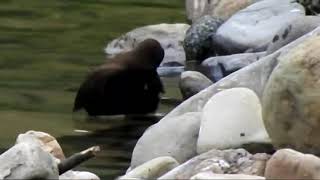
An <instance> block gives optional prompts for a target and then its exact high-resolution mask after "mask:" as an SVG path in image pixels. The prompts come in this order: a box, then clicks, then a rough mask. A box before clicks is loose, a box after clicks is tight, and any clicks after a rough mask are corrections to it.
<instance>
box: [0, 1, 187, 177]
mask: <svg viewBox="0 0 320 180" xmlns="http://www.w3.org/2000/svg"><path fill="white" fill-rule="evenodd" d="M184 21H185V14H184V0H152V1H150V0H51V1H43V0H25V1H23V0H0V122H1V126H0V151H1V152H3V151H4V150H6V149H7V148H9V147H11V146H12V145H13V144H14V142H15V138H16V137H17V135H18V134H19V133H24V132H26V131H28V130H37V131H44V132H47V133H49V134H51V135H53V136H55V137H56V138H57V139H58V141H59V142H60V144H61V145H62V148H63V150H64V152H65V154H66V155H67V156H69V155H71V154H73V153H76V152H79V151H81V150H84V149H86V148H88V147H90V146H93V145H100V146H101V147H102V151H101V153H100V154H99V155H98V157H97V158H95V159H91V160H89V161H88V162H86V163H84V164H82V165H81V166H80V167H78V169H79V170H88V171H91V172H94V173H96V174H97V175H99V176H100V177H101V178H102V179H112V178H114V177H116V176H118V175H120V174H122V173H124V171H125V170H126V169H127V168H128V166H129V162H130V157H131V152H132V149H133V147H134V144H135V142H136V140H137V139H138V138H139V137H140V136H141V134H142V133H143V131H144V130H145V129H146V128H147V127H148V126H149V125H151V124H153V123H155V122H156V121H157V119H154V118H144V117H140V118H134V119H132V118H129V119H123V118H122V119H121V118H120V119H116V120H115V119H105V120H104V121H86V120H85V118H84V116H81V115H80V118H79V116H78V115H77V116H76V118H75V116H73V115H72V113H71V109H72V104H73V99H74V96H75V94H76V90H77V88H78V87H79V85H80V83H81V82H82V81H83V79H84V77H85V75H86V74H87V72H88V71H89V70H90V69H91V68H93V67H94V66H97V65H99V64H101V63H103V62H104V61H105V54H104V52H103V48H104V47H105V46H106V45H107V43H108V42H109V41H110V40H112V39H114V38H116V37H118V36H120V35H121V34H123V33H125V32H127V31H129V30H132V29H133V28H136V27H140V26H144V25H149V24H158V23H177V22H184ZM164 82H165V88H166V91H167V94H165V96H166V97H169V98H175V99H179V98H180V94H179V92H178V90H177V83H176V82H177V81H176V79H165V80H164ZM174 106H175V105H172V104H168V103H166V102H163V103H162V104H161V106H160V108H159V110H158V112H159V113H163V114H165V113H167V112H168V111H170V109H172V108H173V107H174ZM78 130H86V131H88V132H90V133H84V132H83V131H78Z"/></svg>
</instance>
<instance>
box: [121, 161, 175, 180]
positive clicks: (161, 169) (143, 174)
mask: <svg viewBox="0 0 320 180" xmlns="http://www.w3.org/2000/svg"><path fill="white" fill-rule="evenodd" d="M177 166H179V163H178V162H177V161H176V160H175V159H173V158H172V157H158V158H155V159H152V160H150V161H148V162H146V163H144V164H142V165H140V166H138V167H136V168H134V169H132V170H131V171H129V172H128V173H127V174H126V175H124V176H122V177H120V178H119V180H126V179H130V178H137V179H156V178H158V177H160V176H162V175H163V174H165V173H167V172H169V171H170V170H172V169H173V168H175V167H177Z"/></svg>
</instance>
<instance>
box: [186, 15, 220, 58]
mask: <svg viewBox="0 0 320 180" xmlns="http://www.w3.org/2000/svg"><path fill="white" fill-rule="evenodd" d="M222 22H223V21H222V20H220V19H218V18H216V17H213V16H209V15H207V16H204V17H202V18H200V19H199V20H197V21H196V22H195V23H193V24H192V26H191V27H190V28H189V29H188V31H187V33H186V36H185V39H184V43H183V47H184V50H185V53H186V61H187V63H188V61H191V60H197V61H198V62H199V63H198V64H200V63H201V62H202V61H203V60H204V59H206V58H208V57H210V56H212V55H214V52H213V49H214V47H212V43H211V39H212V37H213V36H214V35H215V33H216V31H217V29H218V27H219V26H220V25H221V24H222Z"/></svg>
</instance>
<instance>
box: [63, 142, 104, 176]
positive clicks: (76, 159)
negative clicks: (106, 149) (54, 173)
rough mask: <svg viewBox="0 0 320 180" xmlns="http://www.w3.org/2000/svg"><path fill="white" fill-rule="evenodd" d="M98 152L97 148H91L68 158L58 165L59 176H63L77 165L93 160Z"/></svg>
mask: <svg viewBox="0 0 320 180" xmlns="http://www.w3.org/2000/svg"><path fill="white" fill-rule="evenodd" d="M99 151H100V147H99V146H93V147H91V148H89V149H87V150H84V151H82V152H79V153H76V154H74V155H72V156H70V157H69V158H67V159H65V160H63V161H61V162H60V163H59V164H58V168H59V174H60V175H61V174H63V173H65V172H66V171H69V170H71V169H73V168H74V167H76V166H78V165H79V164H81V163H83V162H85V161H87V160H89V159H91V158H93V157H95V156H96V154H97V153H98V152H99Z"/></svg>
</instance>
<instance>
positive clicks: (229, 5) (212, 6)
mask: <svg viewBox="0 0 320 180" xmlns="http://www.w3.org/2000/svg"><path fill="white" fill-rule="evenodd" d="M185 2H186V12H187V19H188V21H190V22H195V21H196V20H198V19H199V18H201V17H203V16H205V15H211V16H215V17H218V18H220V19H223V20H227V19H228V18H229V17H231V16H232V15H233V14H234V13H236V12H238V11H239V10H241V9H243V8H245V7H247V6H248V5H250V4H252V3H254V2H255V0H237V1H234V0H223V1H221V0H211V1H208V0H186V1H185Z"/></svg>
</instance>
